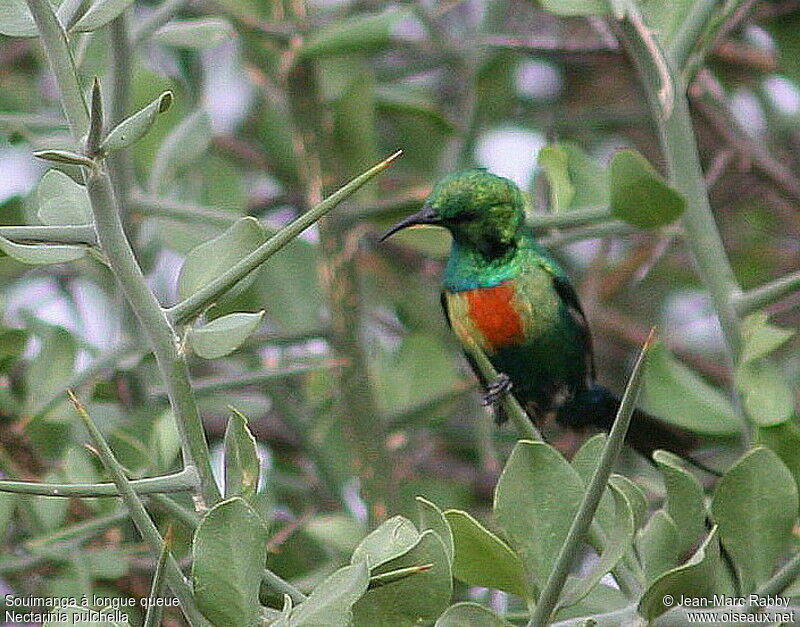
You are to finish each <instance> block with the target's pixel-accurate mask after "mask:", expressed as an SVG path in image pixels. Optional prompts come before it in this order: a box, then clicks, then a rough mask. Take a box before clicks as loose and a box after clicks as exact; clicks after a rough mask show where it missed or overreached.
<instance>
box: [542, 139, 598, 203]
mask: <svg viewBox="0 0 800 627" xmlns="http://www.w3.org/2000/svg"><path fill="white" fill-rule="evenodd" d="M539 167H541V168H543V169H544V170H545V172H546V173H547V177H548V180H549V183H550V204H551V206H552V208H553V210H554V211H565V210H568V209H579V208H582V207H597V206H604V205H607V204H608V203H609V191H608V173H607V171H606V169H605V168H604V167H603V166H601V165H600V164H599V163H597V162H596V161H595V160H594V159H591V158H590V157H589V156H588V155H587V154H586V153H585V152H584V151H583V150H582V149H581V148H579V147H578V146H576V145H575V144H572V143H570V142H560V143H558V144H554V145H552V146H547V147H545V148H543V149H542V150H541V151H540V152H539Z"/></svg>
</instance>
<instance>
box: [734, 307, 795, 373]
mask: <svg viewBox="0 0 800 627" xmlns="http://www.w3.org/2000/svg"><path fill="white" fill-rule="evenodd" d="M794 334H795V331H791V330H789V329H782V328H780V327H777V326H775V325H773V324H770V323H769V316H767V314H765V313H763V312H761V311H757V312H756V313H753V314H750V315H749V316H747V317H746V318H745V319H744V320H742V353H741V355H740V356H739V363H747V362H749V361H755V360H757V359H760V358H761V357H766V356H767V355H769V354H770V353H771V352H772V351H774V350H777V349H778V348H780V347H781V346H783V345H784V344H785V343H786V342H787V341H788V340H790V339H791V338H792V336H794Z"/></svg>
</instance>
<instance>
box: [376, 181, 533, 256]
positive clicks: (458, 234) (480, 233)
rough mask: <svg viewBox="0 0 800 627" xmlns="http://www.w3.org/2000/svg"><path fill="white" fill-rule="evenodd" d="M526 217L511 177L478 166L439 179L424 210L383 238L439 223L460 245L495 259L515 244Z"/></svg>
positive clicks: (520, 193) (423, 207)
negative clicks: (412, 228)
mask: <svg viewBox="0 0 800 627" xmlns="http://www.w3.org/2000/svg"><path fill="white" fill-rule="evenodd" d="M524 219H525V212H524V201H523V199H522V192H520V191H519V188H518V187H517V186H516V185H515V184H514V183H512V182H511V181H509V180H508V179H505V178H503V177H500V176H496V175H494V174H492V173H491V172H488V171H487V170H484V169H482V168H475V169H472V170H462V171H461V172H456V173H454V174H451V175H449V176H446V177H445V178H443V179H442V180H441V181H439V182H438V183H437V184H436V185H435V186H434V188H433V191H432V192H431V195H430V196H428V199H427V200H426V201H425V204H424V205H423V206H422V210H421V211H419V212H417V213H415V214H413V215H410V216H408V217H407V218H406V219H405V220H402V221H401V222H398V223H397V224H396V225H394V226H393V227H392V228H391V229H389V230H388V231H386V233H384V235H383V237H382V238H381V239H382V240H383V239H386V238H387V237H389V236H390V235H392V234H393V233H396V232H397V231H399V230H400V229H404V228H406V227H408V226H412V225H414V224H436V225H439V226H443V227H444V228H446V229H447V230H448V231H450V233H451V234H452V235H453V239H454V240H456V242H457V243H458V244H459V245H462V246H470V247H474V248H475V249H477V250H479V251H480V252H481V253H483V255H485V256H486V257H489V258H492V257H497V256H499V255H502V254H504V253H505V252H507V251H508V249H509V248H511V247H512V246H514V244H515V243H516V242H517V240H518V238H519V230H520V227H521V226H522V223H523V221H524Z"/></svg>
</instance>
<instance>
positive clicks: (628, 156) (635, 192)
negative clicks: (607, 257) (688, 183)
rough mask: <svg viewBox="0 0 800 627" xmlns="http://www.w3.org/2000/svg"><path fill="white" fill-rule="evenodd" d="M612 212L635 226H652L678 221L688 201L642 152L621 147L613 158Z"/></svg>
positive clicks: (611, 173)
mask: <svg viewBox="0 0 800 627" xmlns="http://www.w3.org/2000/svg"><path fill="white" fill-rule="evenodd" d="M610 187H611V213H612V214H613V215H614V216H616V217H617V218H619V219H620V220H625V221H626V222H629V223H630V224H633V225H634V226H639V227H642V228H652V227H656V226H662V225H664V224H669V223H670V222H673V221H675V220H676V219H677V218H678V217H679V216H680V215H681V214H682V213H683V210H684V209H685V208H686V200H685V199H684V198H683V196H681V194H680V193H679V192H677V191H676V190H674V189H673V188H671V187H670V186H669V185H667V183H666V182H665V181H664V179H663V178H661V176H660V175H659V174H658V172H656V171H655V170H654V169H653V166H651V165H650V163H649V162H648V161H647V159H645V158H644V157H643V156H642V155H641V154H639V153H638V152H636V151H633V150H621V151H619V152H617V153H616V154H615V155H614V156H613V158H612V159H611V168H610Z"/></svg>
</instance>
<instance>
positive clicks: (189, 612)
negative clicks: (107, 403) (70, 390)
mask: <svg viewBox="0 0 800 627" xmlns="http://www.w3.org/2000/svg"><path fill="white" fill-rule="evenodd" d="M72 402H73V404H74V405H75V409H76V411H77V412H78V415H79V416H80V417H81V420H82V422H83V425H84V427H86V430H87V431H88V432H89V436H90V437H91V439H92V442H93V443H94V445H95V447H96V450H97V455H98V457H99V458H100V461H102V462H103V466H104V467H105V469H106V470H107V471H108V473H109V474H110V475H111V478H112V479H113V480H114V484H115V485H116V486H117V490H118V491H119V495H120V497H121V498H122V502H123V503H125V507H127V508H128V512H129V513H130V516H131V520H133V524H134V525H135V526H136V529H137V530H138V531H139V533H140V534H141V536H142V538H143V539H144V540H145V542H147V543H148V544H149V545H150V548H151V549H153V551H154V552H155V553H156V554H157V555H160V554H161V553H162V551H163V550H164V539H163V538H162V537H161V534H160V533H159V532H158V529H157V528H156V526H155V523H153V520H152V518H150V516H149V515H148V513H147V510H146V509H145V507H144V504H143V503H142V501H141V499H140V498H139V496H138V495H137V494H136V492H135V490H134V489H133V487H132V486H131V482H130V481H129V480H128V478H127V476H126V475H125V469H124V468H123V467H122V465H121V464H120V463H119V462H118V461H117V458H116V457H114V453H112V452H111V448H110V447H109V446H108V443H107V442H106V440H105V438H104V437H103V434H102V433H100V430H99V429H98V428H97V426H96V425H95V424H94V422H93V421H92V419H91V418H90V417H89V414H87V413H86V410H85V408H84V407H83V406H82V405H81V404H80V402H79V401H78V400H77V399H76V398H75V397H74V396H73V397H72ZM166 575H167V581H168V582H169V587H170V588H171V589H172V592H173V593H174V594H175V596H176V597H177V598H178V600H179V601H180V604H181V610H182V611H183V613H184V614H185V615H186V618H187V619H188V620H189V624H190V625H192V626H193V627H195V626H204V627H205V626H206V625H209V623H208V621H207V620H206V619H205V618H204V617H203V615H202V614H201V613H200V611H199V610H198V609H197V606H196V605H195V602H194V595H193V594H192V589H191V586H190V585H189V582H188V581H186V578H185V577H184V576H183V573H182V572H181V570H180V567H179V566H178V563H177V562H176V561H175V558H174V557H172V556H171V555H170V556H169V557H168V558H167V573H166Z"/></svg>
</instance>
